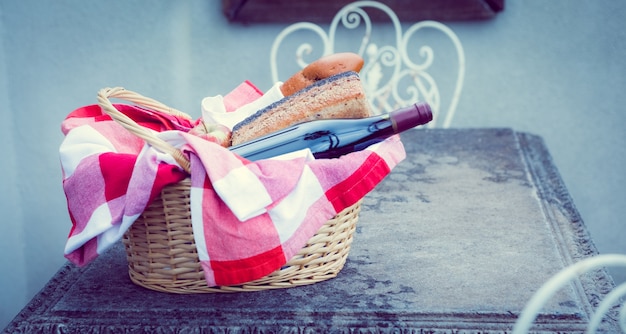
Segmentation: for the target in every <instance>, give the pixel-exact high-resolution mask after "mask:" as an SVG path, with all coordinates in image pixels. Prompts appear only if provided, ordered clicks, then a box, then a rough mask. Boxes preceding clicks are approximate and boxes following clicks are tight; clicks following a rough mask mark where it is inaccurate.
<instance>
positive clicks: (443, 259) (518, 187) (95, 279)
mask: <svg viewBox="0 0 626 334" xmlns="http://www.w3.org/2000/svg"><path fill="white" fill-rule="evenodd" d="M402 137H403V142H404V144H405V146H406V150H407V158H406V160H405V161H403V162H402V163H401V164H400V165H398V166H397V167H396V169H394V170H393V172H392V173H391V174H390V175H389V176H388V177H387V178H386V179H385V180H384V181H383V182H382V183H381V184H380V185H379V186H378V187H377V188H376V189H375V190H374V191H373V192H371V193H370V194H368V195H367V196H366V198H365V200H364V203H363V210H362V213H361V215H360V219H359V222H358V224H357V226H358V227H357V232H356V234H355V239H354V243H353V245H352V249H351V252H350V255H349V258H348V261H347V263H346V265H345V267H344V268H343V270H342V271H341V272H340V274H339V276H338V277H336V278H334V279H331V280H328V281H325V282H321V283H317V284H314V285H310V286H303V287H297V288H290V289H279V290H272V291H261V292H245V293H233V294H227V293H223V294H196V295H176V294H166V293H161V292H155V291H151V290H147V289H144V288H141V287H138V286H136V285H134V284H133V283H131V281H130V280H129V278H128V273H127V267H126V266H127V264H126V262H125V261H126V260H125V255H124V250H123V247H122V246H121V244H120V245H119V246H118V247H114V248H112V249H111V250H110V251H109V252H107V253H106V254H104V255H103V256H101V257H100V258H99V259H98V260H97V261H96V262H95V263H93V264H91V265H89V266H87V267H85V268H77V267H75V266H73V265H71V264H67V265H65V266H63V267H62V268H61V269H60V270H59V272H58V273H57V274H56V275H55V276H54V277H53V278H52V279H51V280H50V282H49V283H48V284H47V285H46V286H45V287H44V288H43V289H42V291H41V292H40V293H39V294H38V295H37V296H36V297H35V298H33V300H32V301H31V302H30V303H29V304H28V305H27V306H26V307H25V308H24V310H23V311H22V312H21V313H20V314H18V316H17V317H16V318H15V319H14V321H13V322H12V323H10V324H9V325H8V327H7V328H6V329H5V331H6V332H8V333H13V332H24V333H34V332H46V333H47V332H61V333H108V332H112V333H123V332H133V333H142V332H146V333H179V332H180V333H209V332H211V333H213V332H234V333H249V332H259V333H261V332H293V333H301V332H355V331H356V332H405V331H406V332H417V333H419V332H426V333H470V332H471V333H476V332H481V333H489V332H493V333H496V332H497V333H501V332H504V331H507V330H510V329H511V328H512V326H513V324H514V322H515V320H516V318H517V317H518V316H519V314H520V312H521V310H522V309H523V307H524V306H525V304H526V302H527V301H528V300H529V299H530V298H531V296H532V295H533V293H534V292H535V291H536V290H537V289H538V288H539V287H540V286H541V285H542V284H543V283H544V282H545V281H547V280H548V279H549V278H550V277H551V276H552V275H554V274H555V273H557V272H558V271H559V270H561V269H562V268H564V267H565V266H567V265H569V264H572V263H574V262H577V261H579V260H581V259H583V258H587V257H589V256H593V255H596V254H597V250H596V248H595V246H594V244H593V242H592V240H591V238H590V236H589V234H588V232H587V229H586V227H585V225H584V223H583V222H582V220H581V218H580V216H579V214H578V212H577V211H576V208H575V206H574V204H573V202H572V199H571V198H570V196H569V194H568V192H567V189H566V188H565V186H564V184H563V182H562V180H561V178H560V176H559V173H558V171H557V169H556V167H555V166H554V165H553V163H552V160H551V157H550V154H549V153H548V151H547V149H546V147H545V145H544V143H543V141H542V139H541V138H540V137H537V136H534V135H531V134H526V133H518V132H515V131H513V130H511V129H459V130H456V129H434V130H430V129H428V130H426V129H418V130H411V131H408V132H406V133H403V135H402ZM613 287H614V283H613V280H612V279H611V277H610V276H609V275H608V274H607V272H606V271H605V270H597V271H594V272H592V273H590V274H586V275H583V276H581V277H580V279H578V280H576V281H575V282H573V283H572V284H570V285H569V286H567V287H566V288H564V289H562V291H559V292H558V293H557V294H556V295H555V296H554V297H553V298H552V299H551V300H550V301H549V302H548V304H547V305H545V307H544V309H543V310H542V312H541V314H540V315H539V316H538V318H537V320H536V323H535V326H534V327H533V328H534V329H536V330H539V331H545V332H563V331H566V332H579V331H583V330H584V328H585V326H586V324H587V322H588V319H589V317H590V315H591V314H592V312H593V310H594V309H595V307H596V306H597V305H598V303H599V302H600V301H601V298H602V297H603V296H604V295H605V294H606V293H607V292H608V291H609V290H610V289H612V288H613ZM602 326H603V327H602V328H603V329H604V330H606V331H608V332H612V331H614V330H616V328H617V327H616V322H615V320H614V317H613V315H611V314H610V315H609V317H608V318H607V319H606V320H605V322H604V323H603V324H602Z"/></svg>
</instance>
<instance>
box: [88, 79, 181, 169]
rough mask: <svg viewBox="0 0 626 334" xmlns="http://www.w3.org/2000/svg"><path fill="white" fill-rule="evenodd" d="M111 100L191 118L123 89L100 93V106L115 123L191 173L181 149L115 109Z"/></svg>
mask: <svg viewBox="0 0 626 334" xmlns="http://www.w3.org/2000/svg"><path fill="white" fill-rule="evenodd" d="M110 98H118V99H124V100H127V101H130V102H133V103H136V104H138V105H141V106H144V107H147V108H150V109H152V110H156V111H160V112H163V113H166V114H170V115H174V116H177V117H182V118H185V119H191V116H189V115H187V114H185V113H184V112H182V111H179V110H176V109H174V108H170V107H168V106H166V105H165V104H163V103H161V102H159V101H156V100H153V99H151V98H149V97H145V96H142V95H141V94H139V93H136V92H133V91H130V90H126V89H124V88H122V87H114V88H103V89H101V90H100V91H99V92H98V104H99V105H100V107H101V108H102V110H103V111H104V112H105V113H106V114H108V115H109V116H111V118H112V119H113V120H114V121H116V122H117V123H118V124H120V125H121V126H123V127H124V128H125V129H126V130H128V131H129V132H130V133H132V134H134V135H136V136H137V137H139V138H141V139H143V140H145V141H146V142H147V143H148V144H150V145H152V146H153V147H154V148H156V149H158V150H159V151H161V152H165V153H168V154H170V155H171V156H172V157H174V160H176V162H178V164H179V165H180V166H181V167H182V168H183V169H184V170H185V171H186V172H188V173H189V160H188V159H187V157H185V155H184V154H183V152H181V151H180V150H179V149H177V148H176V147H174V146H173V145H171V144H170V143H168V142H166V141H165V140H163V139H161V138H159V137H157V136H156V135H155V134H154V133H153V132H151V131H150V130H148V129H146V128H144V127H142V126H140V125H139V124H137V122H135V121H134V120H132V119H131V118H130V117H128V116H126V115H125V114H123V113H121V112H120V111H119V110H117V109H116V108H115V106H113V103H111V101H110V100H109V99H110Z"/></svg>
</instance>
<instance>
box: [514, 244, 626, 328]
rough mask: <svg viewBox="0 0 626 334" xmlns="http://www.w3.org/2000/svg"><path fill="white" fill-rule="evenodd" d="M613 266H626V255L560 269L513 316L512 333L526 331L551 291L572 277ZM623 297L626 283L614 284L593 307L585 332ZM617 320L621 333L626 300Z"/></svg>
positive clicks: (606, 256) (596, 258) (625, 319)
mask: <svg viewBox="0 0 626 334" xmlns="http://www.w3.org/2000/svg"><path fill="white" fill-rule="evenodd" d="M614 266H619V267H626V255H621V254H604V255H597V256H594V257H590V258H587V259H584V260H582V261H580V262H577V263H574V264H572V265H570V266H568V267H566V268H564V269H563V270H561V271H560V272H558V273H557V274H556V275H554V276H552V278H551V279H550V280H548V281H547V282H546V283H545V284H544V285H543V286H542V287H541V288H540V289H539V290H537V292H535V294H534V295H533V297H532V298H531V299H530V301H529V302H528V303H527V304H526V306H525V307H524V310H523V311H522V313H521V314H520V316H519V318H518V319H517V322H516V323H515V327H514V328H513V333H514V334H524V333H527V332H528V331H529V330H530V328H531V326H532V324H533V322H534V321H535V318H536V317H537V315H538V314H539V311H541V308H542V307H543V306H544V305H545V303H546V302H547V301H548V300H549V299H550V298H551V297H552V296H553V295H554V293H556V292H557V291H559V290H560V289H561V288H563V287H564V286H565V285H566V284H568V283H570V282H571V281H572V280H574V279H576V278H577V277H578V276H579V275H582V274H584V273H587V272H590V271H592V270H596V269H598V268H601V267H614ZM624 296H626V282H624V283H622V284H620V285H618V286H617V287H615V288H614V289H613V290H611V292H609V293H608V294H607V295H606V296H605V297H604V299H603V300H602V302H601V303H600V304H599V305H598V307H597V308H596V310H595V313H594V314H593V316H592V317H591V319H590V320H589V325H588V327H587V333H589V334H591V333H595V332H596V331H597V329H598V326H600V323H601V322H602V319H603V317H605V316H606V315H607V314H608V313H609V311H610V310H611V308H612V307H614V306H616V305H618V304H619V302H620V298H622V297H624ZM618 319H619V321H618V322H619V325H620V327H621V330H622V332H624V333H626V303H624V304H622V305H621V309H620V312H619V318H618Z"/></svg>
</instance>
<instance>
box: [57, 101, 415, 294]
mask: <svg viewBox="0 0 626 334" xmlns="http://www.w3.org/2000/svg"><path fill="white" fill-rule="evenodd" d="M116 107H117V109H118V110H120V111H121V112H123V113H125V114H126V115H128V116H129V117H131V118H132V119H134V120H135V121H136V122H138V123H139V124H141V125H143V126H146V127H148V128H150V129H153V130H155V131H156V132H157V133H158V135H159V136H160V137H161V138H163V139H165V140H167V141H168V142H170V143H172V144H173V145H175V146H177V147H179V148H180V149H181V150H183V152H184V153H186V155H187V156H188V157H189V159H190V162H191V175H188V174H186V173H185V172H184V171H182V169H181V168H180V167H179V166H178V165H177V164H176V162H175V161H174V160H173V158H172V157H171V156H169V155H167V154H164V153H161V152H158V151H157V150H156V149H154V148H153V147H151V146H149V145H145V143H144V142H143V140H141V139H139V138H137V137H135V136H134V135H132V134H130V133H128V132H127V131H126V130H125V129H123V128H122V127H121V126H120V125H118V124H117V123H115V122H114V121H112V120H111V119H110V118H109V117H108V116H107V115H103V113H102V112H101V111H100V108H99V106H97V105H93V106H87V107H83V108H80V109H77V110H76V111H74V112H72V113H71V114H70V115H69V116H68V117H67V118H66V120H65V121H64V122H63V126H62V130H63V132H64V133H65V135H66V137H65V140H64V141H63V143H62V145H61V148H60V155H61V165H62V169H63V188H64V190H65V194H66V197H67V203H68V210H69V214H70V217H71V220H72V229H71V231H70V234H69V236H68V240H67V243H66V247H65V251H64V253H65V256H66V257H67V258H68V259H69V260H70V261H72V262H73V263H75V264H77V265H81V266H82V265H86V264H88V263H90V262H91V261H93V260H94V259H95V258H96V257H97V256H98V255H99V254H102V253H103V252H104V251H105V250H106V249H108V248H109V247H110V246H111V245H112V244H114V243H115V242H117V241H118V240H119V239H120V238H121V237H122V235H123V234H124V232H125V231H126V230H127V229H128V228H129V226H130V225H131V224H132V223H133V222H134V221H135V219H136V218H137V217H138V216H139V215H140V214H141V213H142V212H143V211H144V210H145V208H146V207H147V205H148V204H149V203H150V202H151V201H152V200H153V199H154V198H155V197H156V196H157V195H158V194H159V192H160V191H161V190H162V188H163V187H164V186H166V185H168V184H172V183H176V182H179V181H180V180H182V179H184V178H186V177H190V178H191V184H192V185H191V215H192V225H193V231H194V238H195V242H196V245H197V249H198V254H199V259H200V261H201V264H202V267H203V269H204V272H205V276H206V280H207V283H208V285H209V286H215V285H236V284H241V283H245V282H248V281H251V280H254V279H258V278H261V277H263V276H266V275H268V274H270V273H271V272H273V271H275V270H277V269H279V268H280V267H281V266H282V265H284V264H285V263H286V262H287V261H288V260H289V259H290V258H291V257H293V256H294V255H295V254H296V253H297V252H298V251H299V250H300V249H301V248H302V247H303V246H304V245H305V244H306V242H307V241H308V240H309V239H310V238H311V237H312V236H313V235H314V234H315V233H316V232H317V230H318V229H319V228H320V227H321V226H322V225H323V224H324V223H325V222H326V221H327V220H328V219H330V218H332V217H333V216H335V215H336V214H337V213H338V212H340V211H341V210H343V209H344V208H346V207H348V206H350V205H352V204H354V203H356V202H357V201H359V200H360V199H361V198H363V197H364V196H365V195H366V194H367V193H368V192H370V191H371V190H372V189H374V187H375V186H376V185H377V184H378V183H379V182H380V181H381V180H382V179H383V178H384V177H385V176H386V175H387V174H388V173H389V172H390V171H391V169H393V168H394V167H395V166H396V165H397V164H398V163H399V162H400V161H401V160H403V159H404V157H405V151H404V147H403V145H402V143H401V142H400V139H399V136H394V137H391V138H389V139H387V140H386V141H383V142H381V143H378V144H375V145H372V146H371V147H369V148H368V149H366V150H364V151H360V152H354V153H350V154H348V155H345V156H343V157H341V158H339V159H319V160H316V159H314V158H313V157H312V155H311V154H310V152H308V151H300V152H295V153H293V154H288V155H286V156H282V157H279V158H276V159H268V160H260V161H256V162H250V161H248V160H246V159H243V158H241V157H239V156H238V155H236V154H234V153H232V152H230V151H229V150H228V149H226V148H223V147H221V146H219V145H216V144H214V143H211V142H209V141H206V140H204V139H201V138H199V137H196V136H193V135H190V134H188V133H187V131H188V130H189V129H190V128H191V127H193V125H194V124H193V122H190V121H188V120H184V119H179V118H176V117H173V116H169V115H163V114H161V113H158V112H154V111H150V110H146V109H143V108H140V107H136V106H130V105H124V104H117V105H116Z"/></svg>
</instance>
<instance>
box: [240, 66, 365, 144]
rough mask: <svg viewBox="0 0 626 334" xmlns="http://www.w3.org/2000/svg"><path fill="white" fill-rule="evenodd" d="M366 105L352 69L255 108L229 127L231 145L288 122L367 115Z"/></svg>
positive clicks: (359, 84) (287, 124)
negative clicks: (248, 115) (259, 108)
mask: <svg viewBox="0 0 626 334" xmlns="http://www.w3.org/2000/svg"><path fill="white" fill-rule="evenodd" d="M370 115H371V113H370V106H369V102H368V101H367V98H366V96H365V92H364V90H363V86H362V85H361V80H360V78H359V75H358V74H357V73H356V72H344V73H340V74H337V75H334V76H331V77H329V78H327V79H324V80H320V81H318V82H316V83H314V84H312V85H310V86H308V87H306V88H305V89H303V90H300V91H299V92H297V93H295V94H293V95H290V96H287V97H285V98H283V99H281V100H280V101H278V102H276V103H274V104H272V105H269V106H268V107H266V108H264V109H262V110H259V111H258V112H256V113H255V114H253V115H252V116H250V117H248V118H246V119H245V120H243V121H242V122H240V123H239V124H237V125H235V126H234V127H233V133H232V145H237V144H241V143H244V142H246V141H249V140H252V139H255V138H258V137H261V136H263V135H266V134H268V133H272V132H275V131H278V130H281V129H284V128H286V127H289V126H291V125H294V124H297V123H301V122H306V121H312V120H317V119H329V118H363V117H369V116H370Z"/></svg>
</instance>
